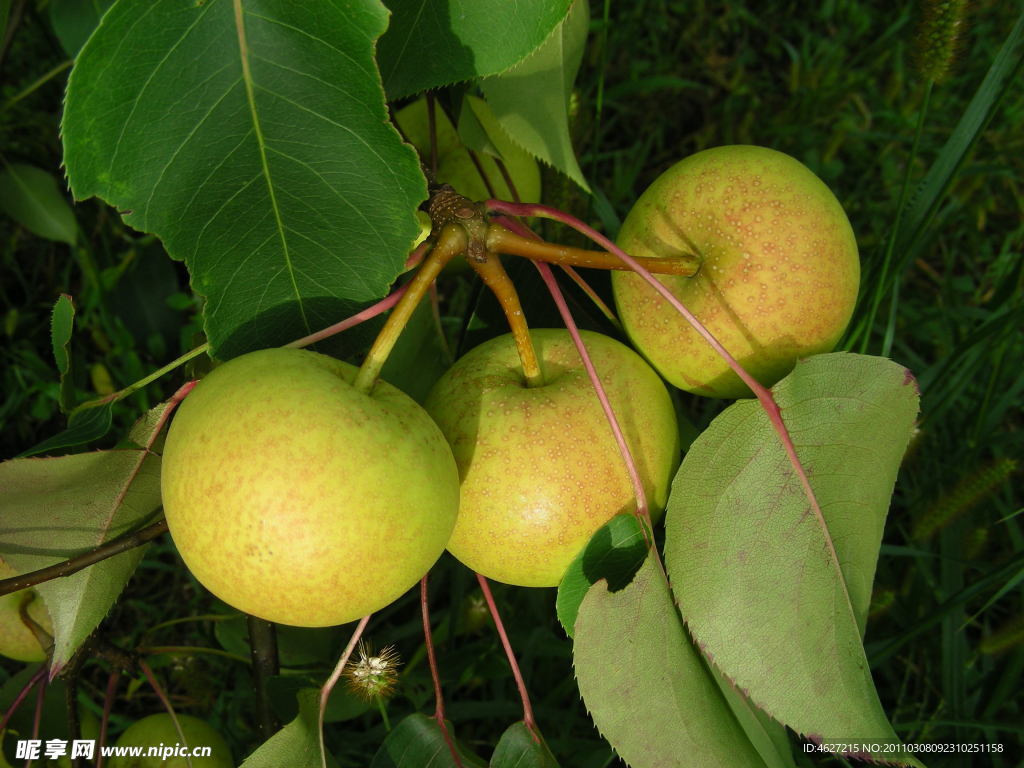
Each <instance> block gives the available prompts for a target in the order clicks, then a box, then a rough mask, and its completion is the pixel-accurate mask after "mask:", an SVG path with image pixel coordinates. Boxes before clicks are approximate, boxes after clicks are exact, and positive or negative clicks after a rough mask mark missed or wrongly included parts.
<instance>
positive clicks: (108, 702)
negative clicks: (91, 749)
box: [96, 669, 121, 768]
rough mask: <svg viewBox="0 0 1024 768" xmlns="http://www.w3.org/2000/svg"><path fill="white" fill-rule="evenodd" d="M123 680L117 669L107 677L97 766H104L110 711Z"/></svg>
mask: <svg viewBox="0 0 1024 768" xmlns="http://www.w3.org/2000/svg"><path fill="white" fill-rule="evenodd" d="M120 680H121V673H120V672H118V671H117V670H116V669H115V670H114V671H113V672H111V673H110V677H109V678H108V679H107V690H106V691H105V693H104V694H103V716H102V717H101V718H100V738H99V745H98V747H97V752H98V753H99V755H98V757H97V759H96V768H103V757H104V755H103V747H105V746H106V745H107V726H109V725H110V711H111V710H112V709H113V708H114V694H115V693H116V692H117V684H118V682H120Z"/></svg>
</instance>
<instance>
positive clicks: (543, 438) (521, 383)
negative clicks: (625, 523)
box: [426, 329, 679, 587]
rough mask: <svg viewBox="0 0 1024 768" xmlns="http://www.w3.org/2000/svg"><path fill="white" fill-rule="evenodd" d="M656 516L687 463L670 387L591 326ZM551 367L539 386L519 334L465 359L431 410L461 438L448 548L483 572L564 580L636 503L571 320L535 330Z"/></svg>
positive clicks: (590, 342) (591, 340)
mask: <svg viewBox="0 0 1024 768" xmlns="http://www.w3.org/2000/svg"><path fill="white" fill-rule="evenodd" d="M582 335H583V339H584V342H585V344H586V347H587V349H588V351H589V353H590V356H591V358H592V359H593V362H594V366H595V367H596V369H597V373H598V376H599V378H600V379H601V382H602V383H603V384H604V387H605V389H606V391H607V394H608V399H609V401H610V402H611V405H612V408H613V409H614V411H615V414H616V416H617V418H618V422H619V425H620V426H621V428H622V430H623V432H624V434H625V437H626V442H627V444H628V445H629V448H630V451H631V452H632V454H633V459H634V461H635V462H636V464H637V466H638V468H639V472H640V478H641V480H642V483H643V487H644V491H645V493H646V496H647V502H648V504H649V506H650V509H651V511H652V513H653V514H654V515H655V516H657V515H658V514H660V512H661V511H662V510H663V508H664V505H665V501H666V499H667V497H668V491H669V484H670V483H671V480H672V475H673V473H674V471H675V469H676V466H677V465H678V463H679V437H678V429H677V426H676V418H675V415H674V413H673V408H672V402H671V400H670V398H669V395H668V391H667V390H666V388H665V385H664V384H663V383H662V381H661V379H660V378H658V375H657V374H656V373H655V372H654V371H653V370H652V369H651V367H650V366H648V365H647V364H646V363H645V362H644V361H643V360H642V359H641V358H640V356H639V355H637V354H636V353H635V352H633V350H631V349H629V348H628V347H626V346H625V345H623V344H621V343H619V342H617V341H615V340H614V339H611V338H608V337H607V336H603V335H601V334H598V333H591V332H586V331H583V332H582ZM530 336H531V338H532V339H533V343H534V346H535V348H536V350H537V356H538V358H539V359H540V364H541V369H542V371H543V375H544V384H543V385H542V386H534V387H528V386H527V385H526V381H525V380H524V377H523V371H522V367H521V365H520V361H519V355H518V353H517V351H516V345H515V343H514V341H513V338H512V336H511V335H510V334H507V335H505V336H500V337H498V338H496V339H492V340H491V341H488V342H486V343H484V344H481V345H480V346H478V347H476V348H475V349H472V350H470V352H469V353H468V354H466V355H465V356H464V357H462V358H461V359H459V360H458V361H457V362H456V363H455V365H454V366H452V368H450V369H449V370H448V371H447V372H446V373H445V375H444V376H442V377H441V379H440V380H439V381H438V382H437V384H436V385H435V386H434V389H433V390H432V391H431V393H430V396H429V397H428V398H427V402H426V408H427V410H428V411H429V413H430V415H431V416H433V417H434V420H435V421H436V422H437V423H438V425H439V426H440V427H441V430H442V431H443V432H444V435H445V437H446V438H447V439H448V442H449V443H450V444H451V446H452V451H453V452H454V454H455V461H456V462H457V463H458V466H459V475H460V478H461V481H462V493H461V504H460V509H459V518H458V522H457V523H456V525H455V531H454V532H453V533H452V538H451V541H450V542H449V543H448V550H449V551H450V552H451V553H452V554H453V555H455V557H457V558H458V559H459V560H461V561H462V562H463V563H465V564H466V565H467V566H469V567H470V568H472V569H473V570H474V571H477V572H478V573H481V574H483V575H484V576H486V577H488V578H491V579H495V580H497V581H502V582H505V583H507V584H518V585H521V586H528V587H546V586H554V585H556V584H558V582H559V581H560V580H561V578H562V575H563V574H564V573H565V570H566V569H567V568H568V566H569V563H570V562H571V561H572V559H573V558H574V557H575V556H576V554H577V553H578V552H579V551H580V550H581V549H582V548H583V547H584V546H585V545H586V543H587V542H588V541H589V540H590V537H591V535H592V534H593V533H594V531H596V530H597V529H598V528H600V527H601V525H603V524H604V523H605V522H607V521H608V520H609V519H610V518H611V517H613V516H614V515H616V514H618V513H620V512H629V511H631V510H635V509H636V504H635V498H634V492H633V486H632V484H631V483H630V479H629V476H628V474H627V470H626V465H625V463H624V461H623V459H622V456H621V454H620V452H619V448H618V445H617V444H616V442H615V439H614V436H613V433H612V429H611V427H610V426H609V424H608V420H607V418H606V416H605V413H604V411H603V410H602V408H601V405H600V402H599V401H598V398H597V396H596V394H595V392H594V388H593V385H592V384H591V382H590V379H589V378H588V376H587V373H586V370H585V369H584V367H583V362H582V360H581V358H580V356H579V353H578V352H577V350H576V347H575V345H574V344H573V342H572V339H571V337H570V336H569V333H568V331H566V330H564V329H540V330H532V331H531V332H530Z"/></svg>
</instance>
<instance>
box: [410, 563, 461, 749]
mask: <svg viewBox="0 0 1024 768" xmlns="http://www.w3.org/2000/svg"><path fill="white" fill-rule="evenodd" d="M428 575H429V574H424V576H423V578H422V579H420V613H421V614H422V615H423V642H424V643H425V644H426V646H427V663H428V664H430V677H431V678H432V679H433V681H434V719H435V720H436V721H437V726H438V728H440V729H441V736H443V737H444V743H445V744H447V745H448V751H449V752H451V753H452V760H454V761H455V765H456V766H458V768H462V758H460V757H459V751H458V749H456V747H455V743H454V742H453V741H452V737H451V734H450V733H448V724H447V723H445V718H444V695H443V694H442V693H441V675H440V673H439V672H438V670H437V657H436V656H435V654H434V637H433V633H432V632H431V630H430V606H429V604H428V600H427V576H428Z"/></svg>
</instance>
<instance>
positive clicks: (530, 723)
mask: <svg viewBox="0 0 1024 768" xmlns="http://www.w3.org/2000/svg"><path fill="white" fill-rule="evenodd" d="M476 580H477V581H478V582H480V590H481V591H482V592H483V593H484V600H486V601H487V610H489V611H490V612H491V618H492V619H494V626H495V628H496V629H497V630H498V637H499V638H501V645H502V647H503V648H504V649H505V657H506V658H507V659H508V665H509V666H510V667H511V668H512V677H514V678H515V681H516V688H518V689H519V698H520V700H521V701H522V702H523V723H525V724H526V727H527V728H529V729H530V733H531V734H533V737H534V739H536V738H537V735H536V733H535V730H536V728H537V721H536V720H535V719H534V717H533V707H532V706H530V694H529V693H527V691H526V682H525V681H524V680H523V673H522V672H520V671H519V663H518V662H517V661H516V655H515V654H514V653H513V652H512V643H510V642H509V640H508V634H507V633H506V632H505V625H504V624H503V623H502V621H501V614H500V613H498V606H497V604H496V603H495V602H494V595H492V594H491V585H490V584H488V583H487V579H485V578H484V577H483V576H481V575H480V574H479V573H478V574H477V575H476Z"/></svg>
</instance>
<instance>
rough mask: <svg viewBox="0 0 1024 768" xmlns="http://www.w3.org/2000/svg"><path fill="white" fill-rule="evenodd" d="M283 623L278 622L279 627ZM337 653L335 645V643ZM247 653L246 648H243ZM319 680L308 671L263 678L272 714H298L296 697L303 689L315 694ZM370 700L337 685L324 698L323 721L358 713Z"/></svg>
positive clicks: (289, 715) (347, 717)
mask: <svg viewBox="0 0 1024 768" xmlns="http://www.w3.org/2000/svg"><path fill="white" fill-rule="evenodd" d="M283 626H284V625H278V629H281V628H282V627H283ZM334 650H335V653H337V650H338V649H337V647H335V649H334ZM246 653H248V650H247V651H246ZM321 682H322V680H317V679H315V677H314V675H312V674H305V675H300V676H296V674H295V672H294V671H289V672H286V673H284V674H281V675H275V676H274V677H271V678H270V680H268V681H267V690H268V692H269V693H270V701H271V704H272V706H273V708H274V714H276V715H277V716H278V717H279V718H281V719H282V720H291V719H293V718H294V717H295V716H296V715H297V714H298V710H299V708H298V702H297V699H296V697H297V696H299V694H300V693H301V692H302V691H303V690H304V689H308V690H312V691H313V692H314V693H315V694H316V695H317V696H319V695H320V689H319V688H318V687H317V686H318V685H319V684H320V683H321ZM370 707H371V704H370V702H368V701H366V700H365V699H361V698H359V697H358V696H357V695H356V694H354V693H353V692H352V691H350V690H349V689H348V687H347V686H344V685H337V686H335V687H334V690H333V691H331V696H330V698H328V699H327V709H326V710H325V711H324V722H325V723H338V722H343V721H345V720H351V719H352V718H355V717H359V715H361V714H363V713H364V712H366V711H367V710H368V709H370Z"/></svg>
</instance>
